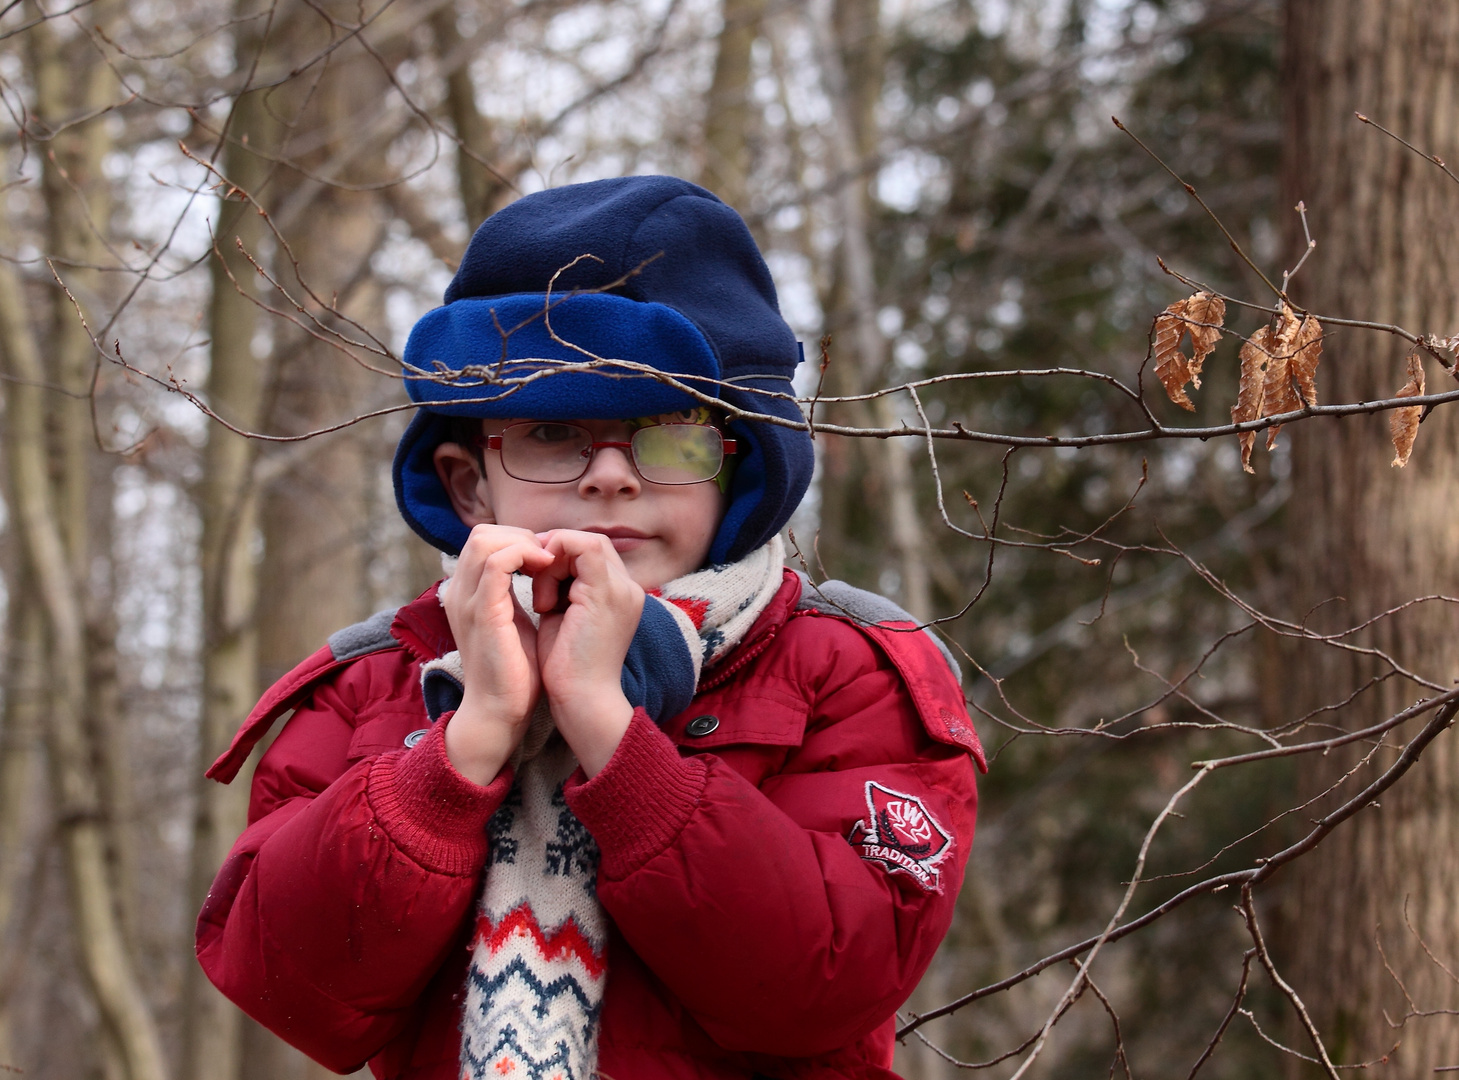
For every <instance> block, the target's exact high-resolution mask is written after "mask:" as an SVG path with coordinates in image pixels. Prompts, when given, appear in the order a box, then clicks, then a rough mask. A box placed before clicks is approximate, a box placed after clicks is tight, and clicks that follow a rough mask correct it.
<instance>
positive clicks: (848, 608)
mask: <svg viewBox="0 0 1459 1080" xmlns="http://www.w3.org/2000/svg"><path fill="white" fill-rule="evenodd" d="M796 576H797V577H799V578H800V602H799V603H797V604H796V605H795V610H797V611H822V612H825V613H826V614H827V615H845V616H848V617H850V618H852V619H855V620H856V621H858V622H864V623H872V624H876V623H887V622H910V623H916V622H920V621H921V620H920V619H917V618H915V617H914V616H913V615H912V613H911V612H909V611H907V610H905V609H904V608H902V607H900V606H899V605H897V604H894V603H893V602H892V601H890V600H888V599H887V598H886V597H885V596H879V595H878V594H876V593H874V592H868V591H867V590H865V589H858V588H857V587H856V586H854V585H848V584H846V582H844V581H836V580H830V581H823V582H821V583H820V584H819V585H816V584H814V583H812V581H811V579H810V578H809V577H808V576H807V575H806V574H805V573H804V571H801V570H797V571H796ZM922 632H923V633H924V634H926V635H927V637H928V638H929V639H930V640H931V641H932V644H934V645H936V646H937V651H938V652H940V653H941V654H942V658H943V660H945V661H947V666H948V667H949V668H950V669H951V670H952V675H953V678H955V679H956V680H957V681H958V685H962V681H963V670H962V668H961V667H960V666H959V665H958V662H957V660H955V659H954V658H953V655H952V650H951V649H949V648H948V647H947V643H946V642H944V641H943V640H942V639H941V638H940V637H938V636H937V635H936V634H935V633H933V632H932V628H931V627H930V626H929V627H925V628H924V629H923V630H922Z"/></svg>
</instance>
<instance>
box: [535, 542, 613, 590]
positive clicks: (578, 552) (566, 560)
mask: <svg viewBox="0 0 1459 1080" xmlns="http://www.w3.org/2000/svg"><path fill="white" fill-rule="evenodd" d="M542 547H543V549H544V550H546V551H547V552H549V553H550V554H552V555H553V556H554V561H553V565H552V568H551V570H549V571H547V572H548V573H549V574H551V575H552V576H553V577H556V578H567V577H576V578H584V577H585V578H587V579H588V580H589V581H590V582H592V581H602V580H603V579H604V577H605V575H608V574H611V573H614V572H617V573H619V574H622V575H623V576H625V577H626V576H627V574H628V571H627V569H626V568H625V567H624V565H623V559H622V557H621V556H620V555H619V554H618V551H617V549H616V548H614V547H613V541H612V540H610V539H608V537H606V536H604V535H603V534H602V533H590V532H578V531H576V530H574V529H554V530H553V531H552V532H550V533H544V534H543V537H542Z"/></svg>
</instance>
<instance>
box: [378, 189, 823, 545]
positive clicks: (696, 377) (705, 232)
mask: <svg viewBox="0 0 1459 1080" xmlns="http://www.w3.org/2000/svg"><path fill="white" fill-rule="evenodd" d="M585 255H586V256H591V258H581V257H582V256H585ZM575 260H576V261H575ZM564 268H568V269H564ZM554 275H557V278H556V280H555V281H554V280H553V277H554ZM609 286H611V288H609ZM549 289H550V290H551V296H550V305H549V297H548V290H549ZM579 290H600V291H592V292H588V291H579ZM544 311H545V312H546V315H545V317H544ZM595 358H597V359H595ZM800 358H801V350H800V345H799V343H798V342H797V341H796V340H795V335H794V334H793V333H792V332H791V329H790V327H789V326H788V325H786V322H785V319H784V318H782V317H781V315H780V308H779V305H778V303H777V301H776V297H775V285H774V283H773V282H772V281H771V279H770V271H769V268H767V267H766V265H765V260H764V259H763V258H761V256H760V252H759V249H758V248H756V247H755V241H754V239H753V238H752V237H751V236H750V231H749V229H747V228H746V227H745V223H744V221H742V220H741V219H740V216H739V215H738V214H737V213H735V212H734V210H732V209H730V207H728V206H726V205H725V204H724V203H722V202H720V201H719V199H717V198H715V196H714V195H712V194H710V193H709V192H708V191H705V190H704V189H703V188H701V187H697V186H695V185H694V184H691V183H689V182H688V181H685V180H679V179H675V178H674V177H671V176H628V177H623V178H621V179H617V180H598V181H594V182H593V183H588V184H572V185H569V186H567V187H560V188H552V189H550V190H548V191H542V192H538V193H537V194H535V195H528V196H526V197H525V198H522V199H519V200H517V201H516V202H514V203H512V204H511V205H510V206H508V207H507V208H506V209H504V210H501V211H499V212H498V213H496V214H493V215H492V216H491V217H490V218H488V219H487V220H486V221H485V222H484V223H483V224H482V225H481V227H480V228H479V229H477V230H476V235H475V236H473V237H472V238H471V244H470V245H469V246H468V247H467V249H466V255H465V257H464V258H463V259H462V260H461V267H460V269H459V270H457V272H456V276H455V278H454V279H453V280H452V281H451V284H450V286H449V287H448V288H447V289H446V296H445V304H444V305H443V306H442V307H438V308H436V309H435V310H434V311H431V312H428V313H427V314H426V315H425V316H423V317H422V318H421V320H420V321H419V322H417V323H416V324H415V327H414V328H413V329H412V330H411V332H410V339H409V341H408V342H407V343H406V346H405V357H404V361H405V385H406V389H407V391H408V392H409V394H410V397H411V399H412V400H413V401H416V402H419V403H420V404H421V405H422V406H424V407H423V408H422V409H421V410H420V411H419V412H418V413H417V414H416V416H415V419H414V420H412V421H411V423H410V426H409V427H408V428H407V429H406V432H405V435H404V436H403V437H402V438H401V440H400V445H399V447H398V448H397V449H396V452H395V465H394V474H395V500H396V502H397V503H398V504H399V506H400V512H401V513H402V514H403V515H405V520H406V521H407V522H409V524H410V526H411V528H413V529H414V530H415V531H416V532H417V533H419V534H420V535H421V536H422V537H423V538H425V539H426V540H427V541H428V542H430V543H431V544H434V545H435V546H436V547H438V548H440V549H441V550H443V551H446V552H449V553H451V554H455V553H457V552H459V551H460V550H461V546H462V545H463V544H464V543H465V542H466V537H467V536H468V535H469V532H470V530H469V529H468V528H467V527H466V525H465V524H464V523H463V522H462V521H461V519H460V518H458V517H457V516H456V512H455V510H453V509H452V507H451V501H450V498H449V497H448V496H447V494H446V491H445V488H444V487H442V485H441V482H440V479H439V478H438V477H437V475H436V469H435V463H434V461H433V454H434V451H435V449H436V447H437V446H438V445H439V444H440V443H441V442H442V441H443V439H444V438H445V435H446V421H445V417H448V416H476V417H490V418H496V419H509V418H527V419H542V420H573V419H631V418H633V417H638V416H653V415H657V414H659V413H666V412H674V411H677V410H680V409H687V408H692V407H694V406H696V405H700V404H703V402H702V401H699V400H698V399H696V398H695V397H694V396H693V395H692V394H690V393H687V392H686V391H685V390H684V389H681V388H680V387H678V386H674V385H671V384H669V383H667V382H664V381H663V380H662V379H660V378H657V377H655V376H654V375H653V374H652V373H646V372H644V371H643V370H642V369H643V368H644V367H648V368H651V369H653V371H654V372H659V373H663V374H665V375H670V376H673V377H674V379H675V380H677V381H678V382H679V383H680V384H682V386H687V387H692V388H694V389H695V390H698V391H700V392H701V393H703V394H706V395H708V396H710V397H713V398H716V399H718V400H721V401H723V402H725V403H727V404H729V405H732V406H734V407H736V408H741V409H744V410H746V411H748V412H755V413H761V414H767V415H771V416H778V417H782V418H784V419H787V420H793V421H795V422H797V423H800V422H801V421H802V419H803V418H802V416H801V412H800V409H799V407H798V406H797V405H796V404H795V402H794V401H793V400H792V398H791V394H792V389H791V381H790V380H791V376H792V374H793V373H794V371H795V366H796V364H797V363H798V362H799V360H800ZM615 361H616V362H617V363H615ZM553 368H561V370H551V369H553ZM722 384H727V385H722ZM730 428H731V433H732V434H733V435H734V437H736V438H738V439H740V440H741V441H742V443H743V448H742V449H741V452H740V454H739V458H738V461H737V463H736V468H735V473H734V478H733V480H732V481H731V483H730V489H729V496H730V505H729V508H728V510H727V511H726V513H725V516H724V521H723V522H722V523H721V524H720V528H719V532H718V533H717V534H716V535H715V538H714V542H713V544H712V545H711V547H710V552H709V560H710V562H711V563H725V562H734V561H735V560H737V559H740V558H742V557H744V556H745V555H747V554H749V553H750V552H751V551H753V550H755V549H756V548H758V547H760V546H761V545H762V544H765V543H766V542H767V541H769V539H770V538H771V537H772V536H774V535H775V534H776V533H777V532H779V531H780V529H781V527H782V526H783V525H784V524H785V523H786V521H788V520H789V519H790V515H791V513H792V511H794V510H795V507H796V505H797V504H798V503H799V502H800V500H801V497H802V496H803V495H804V494H805V490H806V487H807V485H809V483H810V479H811V466H812V462H813V450H812V444H811V438H810V436H809V434H808V433H807V432H806V431H805V430H803V429H796V428H790V427H782V426H780V425H777V424H770V423H765V422H763V421H754V420H749V421H747V420H737V421H734V422H733V423H731V425H730Z"/></svg>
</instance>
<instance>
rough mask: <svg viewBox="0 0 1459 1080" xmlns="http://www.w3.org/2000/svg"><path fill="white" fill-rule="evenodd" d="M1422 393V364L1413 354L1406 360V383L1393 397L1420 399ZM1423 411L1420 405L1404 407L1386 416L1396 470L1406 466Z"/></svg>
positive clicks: (1416, 354)
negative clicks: (1391, 438) (1391, 437)
mask: <svg viewBox="0 0 1459 1080" xmlns="http://www.w3.org/2000/svg"><path fill="white" fill-rule="evenodd" d="M1423 392H1424V362H1423V360H1422V359H1421V358H1420V357H1419V354H1418V353H1416V352H1415V353H1412V354H1410V355H1409V358H1408V382H1406V383H1404V384H1403V388H1402V389H1401V390H1399V391H1398V393H1396V394H1394V395H1393V396H1394V397H1420V396H1422V394H1423ZM1423 411H1424V409H1423V406H1422V405H1406V406H1404V407H1403V408H1401V409H1394V410H1393V412H1391V413H1390V414H1389V415H1388V431H1389V433H1390V434H1391V435H1392V436H1393V465H1394V466H1395V467H1396V468H1400V469H1401V468H1403V467H1404V466H1405V465H1407V464H1408V455H1409V454H1412V453H1413V441H1414V439H1416V438H1418V422H1419V417H1421V416H1422V415H1423Z"/></svg>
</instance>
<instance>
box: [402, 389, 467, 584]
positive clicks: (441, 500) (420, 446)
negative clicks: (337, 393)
mask: <svg viewBox="0 0 1459 1080" xmlns="http://www.w3.org/2000/svg"><path fill="white" fill-rule="evenodd" d="M446 435H447V423H446V417H444V416H442V415H441V414H439V413H433V412H429V411H427V410H425V409H421V410H420V411H419V412H417V413H416V414H415V418H414V419H413V420H411V422H410V425H409V426H408V427H407V428H406V429H405V434H404V435H402V436H401V437H400V445H399V446H397V447H396V448H395V461H394V462H393V464H392V465H391V475H392V478H393V479H394V481H395V505H396V506H398V507H399V508H400V514H401V516H402V517H404V518H405V522H406V524H407V525H409V526H410V527H411V529H413V530H414V531H415V533H416V535H417V536H419V537H420V538H421V539H422V540H424V541H425V542H426V543H428V544H430V545H431V546H432V547H436V548H439V549H440V550H442V551H444V552H445V553H446V554H448V555H459V554H460V553H461V548H462V546H463V545H464V544H465V543H466V538H467V537H469V536H470V535H471V530H470V529H469V528H467V527H466V524H465V522H463V521H462V520H461V519H460V518H459V517H458V516H457V515H456V510H455V508H454V507H453V506H452V505H451V496H450V495H449V494H448V493H447V492H446V488H445V486H444V485H443V484H442V483H441V477H440V475H439V474H438V473H437V472H436V458H435V455H436V447H437V446H439V445H440V444H441V443H442V442H444V441H445V438H446Z"/></svg>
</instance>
